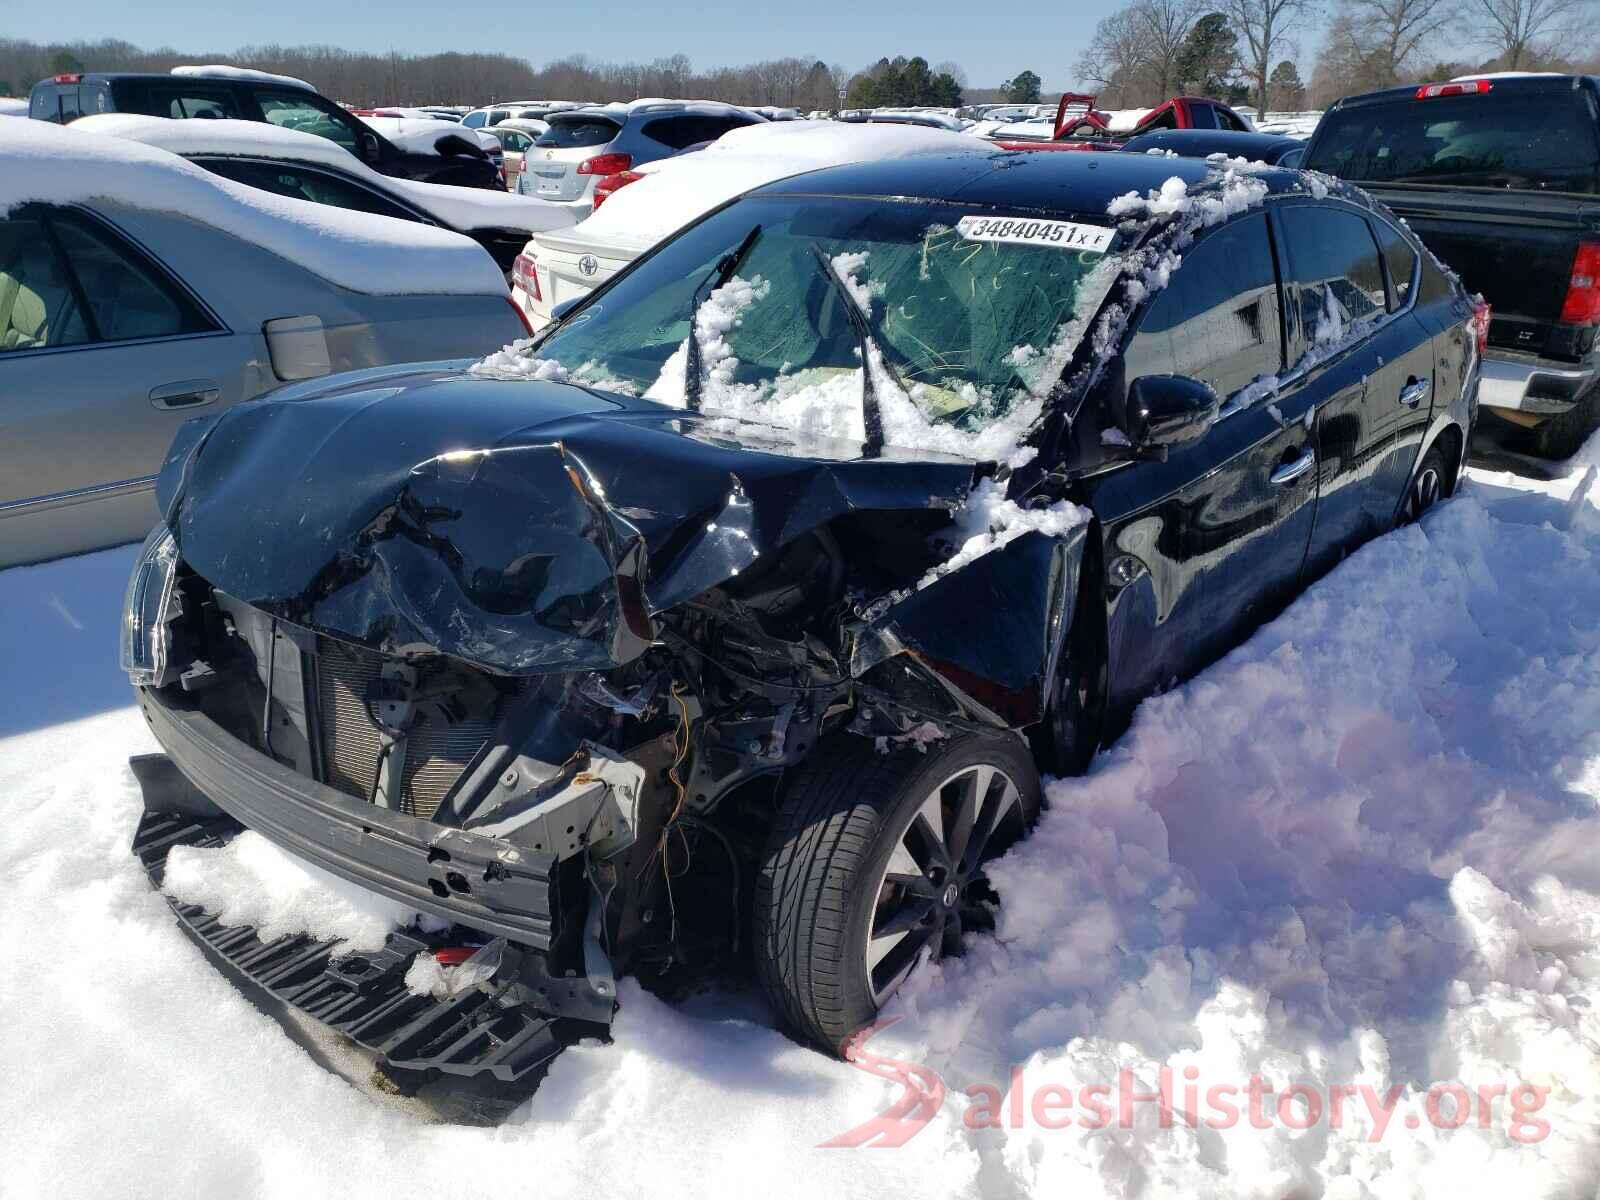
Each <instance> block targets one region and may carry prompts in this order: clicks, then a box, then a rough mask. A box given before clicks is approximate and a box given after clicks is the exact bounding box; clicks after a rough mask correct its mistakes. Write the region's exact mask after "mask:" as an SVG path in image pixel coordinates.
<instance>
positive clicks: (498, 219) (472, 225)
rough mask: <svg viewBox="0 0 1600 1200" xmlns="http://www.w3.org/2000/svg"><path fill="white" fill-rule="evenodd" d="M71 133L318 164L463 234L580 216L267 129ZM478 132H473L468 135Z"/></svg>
mask: <svg viewBox="0 0 1600 1200" xmlns="http://www.w3.org/2000/svg"><path fill="white" fill-rule="evenodd" d="M428 123H429V124H430V125H432V126H433V127H434V128H435V129H436V130H440V131H449V130H455V129H457V128H458V127H457V126H455V125H452V124H451V123H450V122H448V121H429V122H428ZM69 128H70V129H72V130H74V131H75V132H79V133H93V134H102V135H105V136H109V137H120V138H127V139H128V140H129V141H134V142H142V143H144V144H145V145H147V146H155V147H158V148H159V149H162V150H170V151H171V152H172V153H173V154H181V155H184V156H186V157H190V156H193V155H197V154H199V155H254V156H257V157H261V158H274V159H282V160H285V161H288V162H296V163H319V164H321V165H323V166H327V167H332V168H334V169H335V170H337V171H340V172H343V173H344V174H346V175H352V176H354V177H356V178H357V179H360V180H362V181H363V182H365V183H367V184H368V185H370V186H371V187H372V188H374V189H375V190H377V191H379V192H387V193H389V194H390V195H393V196H398V197H399V198H400V199H401V200H403V201H406V202H408V203H410V204H412V205H414V206H415V207H417V208H419V209H421V210H422V211H423V212H424V213H426V214H427V215H428V216H430V217H433V218H434V219H435V220H437V221H442V222H443V223H444V224H446V225H450V226H453V227H454V228H456V229H491V228H492V229H519V230H526V231H527V232H529V233H538V232H543V231H545V230H550V229H561V228H565V227H566V226H568V225H571V224H572V223H573V220H574V214H573V213H572V212H571V211H570V210H569V209H565V208H561V207H558V206H557V205H553V204H546V203H545V202H544V201H542V200H534V199H531V198H529V197H526V196H514V195H511V194H510V193H508V192H496V191H491V190H489V189H487V188H469V187H456V186H454V185H451V184H444V183H421V182H418V181H416V180H412V179H396V178H394V177H392V176H389V175H380V174H378V172H376V171H374V170H373V169H372V168H371V167H369V166H367V164H366V163H364V162H362V161H361V160H360V159H359V158H357V157H356V156H355V155H353V154H351V153H350V152H349V151H348V150H346V149H345V148H344V147H343V146H341V145H339V144H338V143H337V142H334V141H331V140H330V139H328V138H325V137H319V136H317V135H316V134H314V133H306V132H304V131H302V130H299V129H285V128H283V127H282V126H278V125H271V124H268V123H266V122H265V121H230V120H215V121H212V120H204V119H199V118H194V117H190V118H188V119H169V118H164V117H147V116H142V115H140V114H137V113H98V114H96V115H94V116H89V117H82V118H80V119H79V120H77V121H74V122H73V123H72V124H71V126H69ZM467 132H468V133H470V132H472V131H471V130H468V131H467Z"/></svg>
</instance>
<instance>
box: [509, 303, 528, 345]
mask: <svg viewBox="0 0 1600 1200" xmlns="http://www.w3.org/2000/svg"><path fill="white" fill-rule="evenodd" d="M506 303H507V304H509V305H511V311H512V312H514V313H516V314H517V320H519V321H521V322H522V328H523V329H524V330H525V331H526V332H527V335H528V336H529V337H532V336H533V322H531V321H529V320H528V314H527V313H525V312H523V311H522V305H520V304H518V303H517V298H516V297H515V296H507V297H506Z"/></svg>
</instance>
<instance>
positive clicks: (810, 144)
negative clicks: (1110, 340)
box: [511, 121, 996, 329]
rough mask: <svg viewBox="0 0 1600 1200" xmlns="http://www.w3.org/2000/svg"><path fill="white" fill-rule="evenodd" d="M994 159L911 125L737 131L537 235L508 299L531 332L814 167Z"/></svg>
mask: <svg viewBox="0 0 1600 1200" xmlns="http://www.w3.org/2000/svg"><path fill="white" fill-rule="evenodd" d="M953 151H954V152H962V153H973V154H993V153H996V150H995V148H994V147H993V146H992V145H991V144H990V143H988V142H985V141H983V140H982V139H981V138H975V137H971V136H970V135H968V134H964V133H950V132H947V131H945V130H942V129H926V128H920V127H918V126H914V125H898V124H887V123H885V124H868V123H864V122H862V123H848V122H835V121H784V122H776V123H767V124H762V125H753V126H750V127H748V128H744V129H735V130H733V131H732V132H731V133H727V134H724V135H723V136H722V137H721V138H720V139H718V140H717V141H716V142H714V143H713V144H712V145H710V146H708V147H706V148H705V149H704V150H700V151H697V152H696V153H693V154H685V155H681V156H680V157H677V158H668V159H663V160H661V161H658V162H654V163H648V164H645V165H644V166H641V167H639V168H638V170H637V171H636V172H635V173H634V174H635V177H636V181H634V182H630V183H628V185H627V186H626V187H624V188H621V189H619V190H617V191H616V192H614V193H613V194H612V195H611V196H610V197H609V198H607V199H606V200H605V202H604V204H603V205H602V206H600V207H598V208H597V209H596V210H595V212H594V213H593V215H592V216H590V217H588V218H587V219H586V220H584V221H582V222H580V223H579V224H577V225H574V226H572V227H571V228H569V229H561V230H555V231H552V232H549V233H541V234H537V235H536V236H535V237H534V238H533V239H532V240H531V241H529V242H528V244H527V245H526V246H525V247H524V248H523V251H522V253H521V254H519V255H518V256H517V258H516V261H515V262H514V263H513V265H512V268H511V296H512V300H513V302H514V303H516V304H517V305H518V306H519V307H521V309H522V311H523V313H524V314H525V316H526V317H527V320H528V324H529V325H530V326H532V327H533V328H535V329H538V328H541V327H543V326H544V325H546V324H548V323H549V322H550V321H551V320H553V319H554V318H553V310H554V309H556V308H557V307H558V306H561V305H565V304H567V303H568V302H570V301H575V300H579V299H581V298H582V297H584V296H586V295H588V294H589V293H590V292H591V291H593V290H594V289H595V288H597V287H599V286H600V285H601V284H603V283H605V282H606V281H607V280H608V279H610V278H611V277H612V276H613V275H615V274H616V273H617V272H619V271H621V270H622V269H623V268H624V267H626V266H627V265H628V264H629V263H631V262H632V261H633V260H634V259H635V258H637V257H639V255H641V254H643V253H644V252H645V251H646V250H648V249H649V248H650V247H651V246H653V245H655V244H656V243H657V242H658V241H660V240H661V239H662V238H664V237H666V236H667V235H668V234H670V233H673V232H675V231H676V230H678V229H680V228H682V227H683V226H685V225H687V224H689V223H690V222H691V221H693V220H695V219H696V218H698V217H700V216H702V215H704V214H705V213H708V212H710V211H711V210H712V209H714V208H717V207H718V206H720V205H721V204H723V203H725V202H726V201H728V200H731V199H732V198H733V197H735V196H737V195H739V194H741V193H743V192H747V191H749V190H750V189H751V188H754V187H759V186H761V185H762V184H764V183H771V182H772V181H773V180H776V179H784V178H787V177H788V176H790V175H797V174H799V173H800V172H802V171H810V170H815V169H817V168H819V167H828V166H838V165H842V164H845V163H853V162H875V161H878V160H880V159H889V158H907V157H910V156H913V155H917V154H949V153H951V152H953Z"/></svg>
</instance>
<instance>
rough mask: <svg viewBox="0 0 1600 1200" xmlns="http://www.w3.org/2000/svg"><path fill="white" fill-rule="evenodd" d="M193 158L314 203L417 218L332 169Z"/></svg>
mask: <svg viewBox="0 0 1600 1200" xmlns="http://www.w3.org/2000/svg"><path fill="white" fill-rule="evenodd" d="M195 162H197V163H198V164H199V165H200V166H202V167H204V168H205V169H206V170H208V171H211V172H214V173H215V174H217V175H221V176H222V177H223V178H224V179H231V180H233V181H234V182H235V183H242V184H245V185H246V186H248V187H254V188H260V189H261V190H262V191H264V192H272V193H274V194H276V195H279V196H288V197H290V198H291V199H294V200H309V201H311V202H312V203H313V204H328V205H331V206H333V207H334V208H348V209H351V210H352V211H354V212H366V213H376V214H377V215H378V216H381V217H397V218H399V219H400V220H402V221H415V220H417V214H416V213H414V212H412V211H411V210H410V209H408V208H404V207H402V206H401V205H399V204H397V203H395V202H394V201H393V200H390V199H389V198H388V197H387V196H383V195H380V194H379V193H377V192H375V191H373V190H372V189H371V188H368V187H363V186H362V185H361V184H359V183H356V182H355V181H354V180H351V179H346V178H344V177H343V176H341V175H339V174H337V173H336V172H333V171H319V170H316V169H314V168H311V167H300V166H295V165H292V164H288V163H263V162H249V161H246V160H243V159H237V158H197V159H195Z"/></svg>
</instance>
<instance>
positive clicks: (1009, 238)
mask: <svg viewBox="0 0 1600 1200" xmlns="http://www.w3.org/2000/svg"><path fill="white" fill-rule="evenodd" d="M956 232H958V233H959V234H960V235H961V236H962V237H964V238H966V239H967V241H969V242H1011V243H1014V244H1016V245H1021V246H1054V247H1055V248H1056V249H1058V250H1082V251H1087V252H1088V253H1091V254H1104V253H1105V252H1106V247H1107V246H1109V245H1111V239H1112V238H1113V237H1115V236H1116V233H1117V231H1116V230H1115V229H1108V228H1107V227H1106V226H1104V225H1080V224H1079V223H1078V222H1076V221H1041V220H1036V219H1034V218H1032V217H962V218H961V220H959V221H958V222H956Z"/></svg>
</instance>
